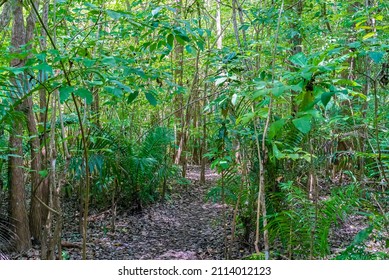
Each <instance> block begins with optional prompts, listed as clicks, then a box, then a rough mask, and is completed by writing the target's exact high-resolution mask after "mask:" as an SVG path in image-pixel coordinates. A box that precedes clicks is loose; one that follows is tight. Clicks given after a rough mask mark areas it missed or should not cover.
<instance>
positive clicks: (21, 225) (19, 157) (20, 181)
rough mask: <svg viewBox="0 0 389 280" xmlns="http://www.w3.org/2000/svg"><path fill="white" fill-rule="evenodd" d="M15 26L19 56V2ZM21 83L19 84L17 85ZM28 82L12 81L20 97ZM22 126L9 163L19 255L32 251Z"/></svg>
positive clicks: (15, 132)
mask: <svg viewBox="0 0 389 280" xmlns="http://www.w3.org/2000/svg"><path fill="white" fill-rule="evenodd" d="M13 16H14V22H13V27H12V38H11V46H12V48H13V51H14V52H18V51H19V49H20V47H21V46H23V45H25V43H26V42H25V34H26V30H25V27H24V17H23V6H22V1H20V0H19V1H17V3H16V5H15V7H14V9H13ZM24 64H25V61H24V60H21V59H17V58H15V59H13V60H12V61H11V67H22V66H24ZM17 79H19V80H20V81H18V82H17V81H16V80H17ZM24 81H25V77H24V74H20V75H19V76H18V77H16V78H15V80H14V81H13V84H14V87H15V91H16V92H17V93H18V94H19V95H23V91H22V88H21V87H20V85H23V83H24ZM15 111H16V112H22V111H23V107H22V104H21V105H17V107H16V108H15ZM22 136H23V123H22V122H21V120H18V119H17V120H14V124H13V127H12V131H11V133H10V138H9V149H10V153H12V155H10V156H9V159H8V180H9V184H8V185H9V193H10V205H9V208H10V209H9V211H10V217H11V220H12V221H13V223H14V228H15V234H16V236H17V238H16V240H15V247H16V249H17V250H18V251H24V250H27V249H29V248H30V247H31V238H30V231H29V225H28V215H27V208H26V204H25V202H26V194H25V189H24V172H23V171H24V169H23V139H22Z"/></svg>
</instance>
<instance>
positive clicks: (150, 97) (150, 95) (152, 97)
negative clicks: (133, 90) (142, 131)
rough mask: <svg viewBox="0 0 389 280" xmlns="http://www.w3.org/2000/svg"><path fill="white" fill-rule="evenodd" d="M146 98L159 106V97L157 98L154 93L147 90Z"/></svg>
mask: <svg viewBox="0 0 389 280" xmlns="http://www.w3.org/2000/svg"><path fill="white" fill-rule="evenodd" d="M145 96H146V99H147V100H148V101H149V103H150V104H151V105H153V106H157V103H158V102H157V99H155V97H154V94H152V93H151V92H145Z"/></svg>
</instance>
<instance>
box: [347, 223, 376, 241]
mask: <svg viewBox="0 0 389 280" xmlns="http://www.w3.org/2000/svg"><path fill="white" fill-rule="evenodd" d="M373 229H374V227H373V226H372V225H371V226H369V227H367V228H365V229H363V230H361V231H360V232H358V234H357V235H356V236H355V237H354V240H353V242H352V243H351V244H352V245H358V244H360V243H362V242H364V241H366V239H367V238H369V235H370V234H371V233H372V232H373Z"/></svg>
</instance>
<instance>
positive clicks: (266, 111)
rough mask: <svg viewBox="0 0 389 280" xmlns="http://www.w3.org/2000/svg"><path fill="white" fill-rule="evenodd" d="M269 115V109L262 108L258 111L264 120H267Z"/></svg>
mask: <svg viewBox="0 0 389 280" xmlns="http://www.w3.org/2000/svg"><path fill="white" fill-rule="evenodd" d="M268 114H269V109H268V108H260V109H259V110H257V115H258V116H259V117H260V118H262V119H266V118H267V116H268Z"/></svg>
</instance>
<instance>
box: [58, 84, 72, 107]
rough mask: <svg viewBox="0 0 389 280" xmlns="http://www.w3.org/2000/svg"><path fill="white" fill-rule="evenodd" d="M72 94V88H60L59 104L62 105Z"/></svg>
mask: <svg viewBox="0 0 389 280" xmlns="http://www.w3.org/2000/svg"><path fill="white" fill-rule="evenodd" d="M72 92H74V87H68V86H66V87H61V88H60V89H59V101H60V102H61V103H64V102H65V101H66V100H68V98H69V96H70V94H71V93H72Z"/></svg>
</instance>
